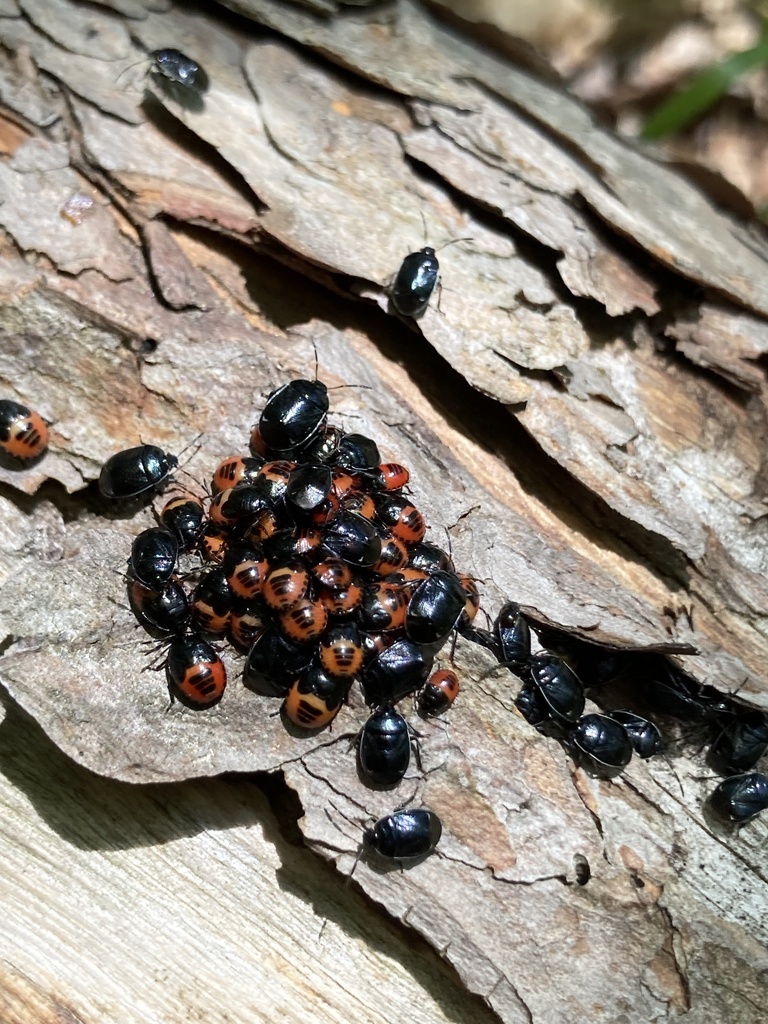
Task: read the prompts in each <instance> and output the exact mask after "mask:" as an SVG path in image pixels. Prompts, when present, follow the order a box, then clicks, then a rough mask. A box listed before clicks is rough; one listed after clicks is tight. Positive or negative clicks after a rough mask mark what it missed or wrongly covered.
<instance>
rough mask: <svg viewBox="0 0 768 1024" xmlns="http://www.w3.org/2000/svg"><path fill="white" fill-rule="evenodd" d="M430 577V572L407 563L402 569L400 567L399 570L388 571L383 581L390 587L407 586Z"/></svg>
mask: <svg viewBox="0 0 768 1024" xmlns="http://www.w3.org/2000/svg"><path fill="white" fill-rule="evenodd" d="M428 578H429V573H428V572H424V570H423V569H414V568H413V567H412V566H410V565H405V566H403V568H402V569H398V570H397V572H390V573H387V575H386V576H385V577H384V579H383V580H382V582H383V583H386V584H387V585H388V586H390V587H405V586H408V585H409V584H414V583H421V581H422V580H426V579H428ZM411 589H412V588H411Z"/></svg>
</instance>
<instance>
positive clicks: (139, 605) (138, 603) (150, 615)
mask: <svg viewBox="0 0 768 1024" xmlns="http://www.w3.org/2000/svg"><path fill="white" fill-rule="evenodd" d="M128 600H129V602H130V605H131V610H132V611H133V614H134V615H135V616H136V618H137V619H138V621H139V622H140V623H141V625H142V626H143V627H144V628H145V629H146V630H148V632H156V633H162V634H169V633H171V634H172V633H183V632H184V630H185V629H186V628H187V625H188V624H189V603H188V601H187V595H186V593H185V592H184V588H183V587H182V585H181V584H180V583H178V582H177V581H176V580H171V581H170V582H169V583H166V584H165V586H164V587H163V588H162V590H150V589H149V588H148V587H145V586H144V584H143V583H139V581H138V580H135V579H129V580H128Z"/></svg>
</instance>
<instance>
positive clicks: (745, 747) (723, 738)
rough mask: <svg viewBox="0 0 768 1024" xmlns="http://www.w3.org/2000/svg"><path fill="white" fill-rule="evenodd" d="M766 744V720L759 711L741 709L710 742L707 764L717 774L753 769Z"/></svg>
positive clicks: (767, 728)
mask: <svg viewBox="0 0 768 1024" xmlns="http://www.w3.org/2000/svg"><path fill="white" fill-rule="evenodd" d="M766 747H768V721H766V717H765V715H764V714H763V713H762V712H761V711H742V712H740V713H739V714H737V715H735V716H734V719H733V721H731V722H729V723H728V725H726V726H725V728H724V729H722V730H721V732H720V733H719V735H717V736H716V737H715V739H714V740H713V741H712V745H711V746H710V748H709V751H708V753H707V764H708V765H709V767H710V768H711V769H712V770H713V771H715V772H717V773H718V775H737V774H739V773H740V772H748V771H749V769H750V768H754V766H755V765H756V764H757V762H758V761H759V760H760V758H761V757H762V756H763V754H764V753H765V750H766Z"/></svg>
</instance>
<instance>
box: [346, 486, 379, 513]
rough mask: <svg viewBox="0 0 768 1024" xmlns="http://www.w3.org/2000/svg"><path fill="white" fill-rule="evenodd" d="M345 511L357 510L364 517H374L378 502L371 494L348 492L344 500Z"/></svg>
mask: <svg viewBox="0 0 768 1024" xmlns="http://www.w3.org/2000/svg"><path fill="white" fill-rule="evenodd" d="M341 504H342V507H343V509H344V511H345V512H357V514H358V515H359V516H362V517H363V519H373V517H374V516H375V515H376V502H375V501H374V500H373V498H372V497H371V496H370V494H357V493H355V492H353V493H352V494H348V495H347V496H346V497H345V498H344V500H343V501H342V503H341Z"/></svg>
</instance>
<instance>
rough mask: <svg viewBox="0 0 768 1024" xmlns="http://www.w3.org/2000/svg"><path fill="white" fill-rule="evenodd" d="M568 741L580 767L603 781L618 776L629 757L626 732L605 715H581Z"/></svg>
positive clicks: (628, 743) (630, 747)
mask: <svg viewBox="0 0 768 1024" xmlns="http://www.w3.org/2000/svg"><path fill="white" fill-rule="evenodd" d="M567 742H568V746H569V747H570V748H571V752H572V753H573V755H574V758H575V759H576V760H577V761H578V762H579V764H581V766H582V767H583V768H585V769H586V770H587V771H588V772H589V773H590V774H591V775H596V776H599V777H600V778H602V779H612V778H614V777H615V776H616V775H619V774H620V773H621V772H622V771H623V770H624V769H625V768H626V767H627V765H628V764H629V762H630V760H631V758H632V744H631V743H630V740H629V736H628V735H627V731H626V729H625V728H624V726H623V725H621V724H620V723H619V722H616V721H614V719H613V718H609V717H608V716H607V715H584V716H583V717H582V718H580V719H579V721H578V723H577V725H576V728H575V729H574V730H573V732H571V734H570V736H569V737H568V741H567Z"/></svg>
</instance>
